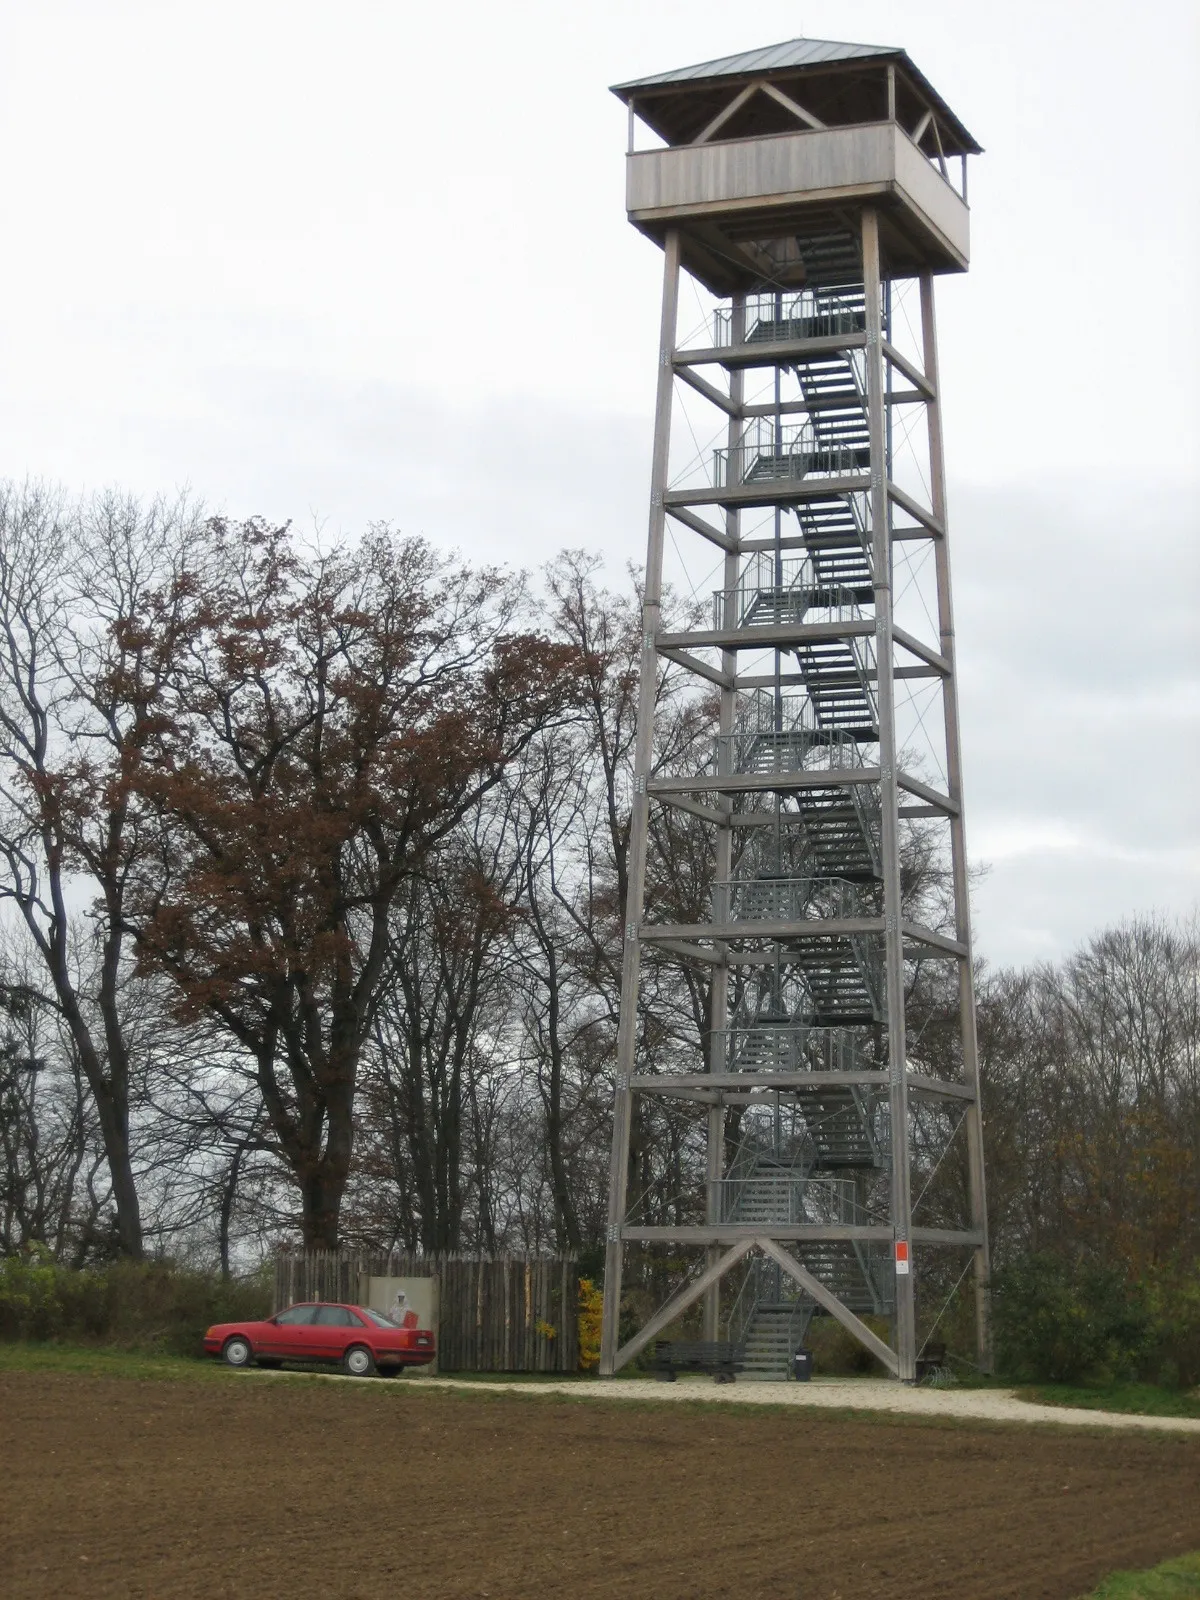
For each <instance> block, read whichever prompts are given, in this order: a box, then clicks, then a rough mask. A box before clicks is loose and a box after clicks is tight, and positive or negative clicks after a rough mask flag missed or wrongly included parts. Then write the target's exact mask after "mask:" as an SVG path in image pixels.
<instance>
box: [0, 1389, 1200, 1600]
mask: <svg viewBox="0 0 1200 1600" xmlns="http://www.w3.org/2000/svg"><path fill="white" fill-rule="evenodd" d="M0 1463H2V1469H3V1480H2V1486H0V1592H2V1593H3V1594H4V1595H5V1596H6V1597H7V1600H27V1597H31V1596H37V1597H38V1600H42V1597H46V1596H53V1597H59V1596H62V1597H70V1596H88V1597H92V1596H95V1597H107V1596H121V1597H126V1596H130V1597H132V1596H136V1597H139V1600H140V1597H146V1600H173V1597H188V1600H190V1597H197V1600H198V1597H201V1596H203V1597H204V1600H224V1597H238V1600H240V1597H242V1596H252V1595H253V1596H257V1595H271V1596H274V1595H287V1594H291V1593H293V1592H294V1593H297V1594H314V1595H318V1596H321V1597H322V1600H351V1597H360V1596H361V1597H362V1600H368V1597H369V1600H379V1597H380V1596H388V1597H392V1596H395V1597H396V1600H460V1597H462V1600H467V1597H470V1600H532V1597H541V1596H554V1597H558V1596H570V1597H572V1600H591V1597H600V1596H604V1597H609V1596H618V1597H627V1596H628V1597H634V1596H636V1597H642V1596H645V1597H647V1600H757V1597H759V1596H762V1597H764V1600H765V1597H768V1596H769V1597H770V1600H809V1597H810V1596H811V1597H813V1600H816V1597H818V1596H819V1597H820V1600H873V1597H875V1596H880V1597H882V1596H888V1597H889V1600H896V1597H902V1600H903V1597H909V1596H911V1597H914V1600H917V1597H919V1600H937V1597H940V1596H946V1597H954V1600H1007V1597H1012V1600H1072V1597H1074V1596H1077V1595H1079V1594H1081V1593H1086V1592H1087V1591H1088V1590H1089V1589H1090V1588H1092V1587H1093V1585H1094V1584H1095V1583H1096V1582H1097V1581H1098V1580H1099V1579H1100V1578H1101V1577H1102V1576H1103V1575H1104V1574H1105V1573H1107V1572H1110V1571H1111V1570H1113V1569H1114V1568H1120V1567H1135V1568H1136V1567H1144V1566H1149V1565H1151V1564H1153V1563H1155V1562H1158V1561H1161V1560H1164V1559H1166V1558H1167V1557H1168V1556H1172V1555H1177V1554H1180V1553H1182V1552H1184V1551H1187V1550H1194V1549H1196V1548H1198V1547H1200V1439H1196V1438H1194V1437H1185V1436H1180V1435H1175V1434H1162V1435H1150V1434H1135V1433H1126V1434H1115V1433H1114V1434H1108V1433H1098V1432H1097V1431H1095V1430H1089V1431H1087V1432H1075V1431H1066V1430H1064V1431H1062V1432H1059V1431H1055V1430H1051V1429H1048V1428H1030V1429H1028V1430H1025V1429H1019V1428H1014V1427H996V1426H990V1427H989V1426H987V1425H956V1426H944V1425H937V1424H935V1423H929V1422H925V1421H922V1420H917V1419H908V1420H905V1421H902V1422H900V1421H892V1420H884V1419H880V1420H877V1421H876V1420H864V1419H862V1418H846V1417H841V1416H838V1415H836V1414H829V1413H824V1414H822V1413H819V1412H816V1411H812V1410H807V1409H803V1408H794V1409H792V1410H788V1411H784V1410H766V1409H763V1408H762V1407H761V1406H760V1407H755V1408H754V1409H753V1410H741V1409H737V1408H733V1407H727V1406H720V1407H717V1406H699V1405H697V1406H682V1405H663V1404H659V1403H655V1402H654V1401H653V1400H648V1401H647V1402H646V1403H644V1404H637V1403H633V1404H629V1403H614V1404H610V1403H602V1402H597V1401H587V1402H572V1401H570V1400H565V1399H557V1398H549V1397H547V1398H542V1399H539V1398H525V1397H516V1396H512V1395H508V1394H495V1395H492V1394H486V1393H483V1394H481V1393H479V1392H477V1391H476V1392H472V1393H469V1394H468V1393H463V1392H462V1391H449V1390H437V1389H422V1387H421V1386H420V1384H419V1382H410V1383H409V1384H396V1383H385V1382H383V1381H376V1382H369V1383H367V1382H364V1383H361V1384H328V1383H322V1382H320V1381H316V1382H311V1381H305V1380H296V1381H287V1380H284V1381H279V1380H274V1381H272V1380H269V1379H266V1378H261V1377H259V1376H257V1375H254V1374H249V1373H243V1374H230V1375H229V1376H228V1381H225V1382H217V1381H213V1382H207V1383H194V1382H188V1381H179V1382H167V1381H156V1382H142V1383H138V1382H135V1381H133V1380H129V1379H111V1378H86V1377H79V1376H69V1375H58V1374H55V1375H46V1374H35V1373H12V1374H4V1375H0Z"/></svg>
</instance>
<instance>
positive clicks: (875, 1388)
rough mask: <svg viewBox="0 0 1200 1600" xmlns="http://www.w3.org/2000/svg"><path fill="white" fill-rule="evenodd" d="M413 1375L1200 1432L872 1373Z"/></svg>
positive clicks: (482, 1385)
mask: <svg viewBox="0 0 1200 1600" xmlns="http://www.w3.org/2000/svg"><path fill="white" fill-rule="evenodd" d="M347 1381H355V1380H347ZM408 1381H410V1382H418V1383H420V1384H421V1385H422V1386H424V1385H426V1384H429V1385H433V1384H437V1385H439V1386H441V1387H443V1388H453V1389H476V1390H478V1389H489V1390H491V1389H501V1390H504V1391H506V1392H509V1393H513V1394H567V1395H573V1396H575V1398H576V1399H581V1400H661V1401H664V1402H667V1403H669V1402H671V1401H673V1400H708V1401H712V1402H713V1403H714V1404H717V1405H721V1404H729V1403H732V1404H736V1405H764V1406H812V1407H814V1408H830V1409H838V1410H846V1409H853V1410H855V1411H885V1412H903V1413H905V1414H907V1415H909V1416H921V1417H955V1418H959V1419H961V1420H963V1421H966V1422H1026V1423H1028V1422H1052V1423H1054V1424H1055V1425H1056V1426H1058V1427H1060V1428H1061V1427H1064V1426H1066V1427H1079V1428H1147V1429H1152V1430H1162V1431H1164V1432H1168V1433H1195V1434H1200V1420H1196V1419H1193V1418H1190V1417H1148V1416H1139V1415H1137V1414H1134V1413H1130V1412H1122V1411H1085V1410H1083V1409H1081V1408H1079V1407H1075V1406H1043V1405H1034V1404H1033V1403H1031V1402H1030V1401H1028V1400H1018V1399H1017V1397H1016V1395H1015V1394H1014V1393H1013V1391H1012V1390H1011V1389H926V1388H921V1389H917V1388H910V1387H909V1386H908V1385H906V1384H902V1383H892V1382H889V1381H887V1380H880V1379H874V1378H816V1379H814V1380H813V1381H812V1382H811V1383H745V1382H742V1383H731V1384H717V1383H713V1382H712V1381H711V1380H710V1379H708V1378H680V1379H678V1380H677V1381H676V1382H675V1383H657V1382H654V1381H648V1380H646V1379H644V1378H633V1379H631V1378H624V1379H622V1378H608V1379H604V1380H598V1381H596V1382H594V1383H593V1382H584V1383H555V1382H553V1381H549V1382H532V1383H504V1382H493V1381H490V1380H488V1381H485V1382H480V1381H479V1380H475V1379H470V1378H434V1377H426V1376H424V1375H422V1376H420V1377H415V1378H413V1379H410V1380H408Z"/></svg>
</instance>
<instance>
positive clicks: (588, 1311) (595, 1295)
mask: <svg viewBox="0 0 1200 1600" xmlns="http://www.w3.org/2000/svg"><path fill="white" fill-rule="evenodd" d="M603 1308H604V1291H603V1290H602V1289H598V1288H597V1287H596V1285H595V1284H594V1283H593V1282H592V1280H591V1279H590V1278H580V1280H579V1366H580V1370H581V1371H583V1372H590V1371H591V1370H592V1369H593V1368H594V1367H598V1366H599V1365H600V1320H601V1313H602V1311H603Z"/></svg>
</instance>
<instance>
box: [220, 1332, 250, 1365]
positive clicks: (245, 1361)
mask: <svg viewBox="0 0 1200 1600" xmlns="http://www.w3.org/2000/svg"><path fill="white" fill-rule="evenodd" d="M221 1354H222V1355H223V1356H224V1357H225V1365H226V1366H227V1367H248V1366H249V1365H250V1357H251V1356H252V1355H253V1354H254V1352H253V1351H252V1350H251V1348H250V1341H249V1339H245V1338H243V1337H242V1335H241V1334H240V1333H235V1334H234V1336H233V1338H232V1339H226V1341H225V1346H224V1349H223V1350H222V1351H221Z"/></svg>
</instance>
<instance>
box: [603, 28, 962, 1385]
mask: <svg viewBox="0 0 1200 1600" xmlns="http://www.w3.org/2000/svg"><path fill="white" fill-rule="evenodd" d="M614 93H615V94H617V95H618V96H619V97H620V99H621V100H623V101H624V102H625V104H626V105H627V106H628V108H629V153H628V157H627V207H628V213H629V220H630V221H631V222H632V223H633V225H634V226H635V227H636V228H638V229H639V230H640V231H641V232H642V233H644V234H645V235H646V236H647V237H648V238H649V239H651V240H653V241H654V242H655V243H656V244H657V245H658V246H659V247H660V248H661V249H662V252H663V257H664V269H665V270H664V278H663V297H662V321H661V333H660V343H659V356H658V392H657V409H656V415H655V425H654V448H653V465H652V478H651V493H650V528H649V545H648V550H647V557H646V580H645V601H644V617H643V629H642V634H643V648H642V658H641V683H640V691H639V708H638V731H637V744H636V755H635V776H634V788H635V794H634V798H633V816H632V826H631V834H630V842H629V875H628V882H629V892H628V902H627V907H626V913H625V914H626V927H625V943H624V953H623V977H622V1003H621V1019H620V1030H619V1042H618V1063H617V1084H616V1105H615V1118H614V1131H613V1148H612V1162H611V1169H610V1193H609V1228H608V1241H607V1258H606V1273H605V1283H604V1290H605V1296H604V1330H603V1340H602V1348H601V1362H600V1369H601V1372H602V1373H605V1374H611V1373H613V1372H615V1371H617V1370H619V1369H620V1368H621V1367H622V1366H623V1365H624V1364H625V1363H626V1362H628V1361H629V1360H631V1359H632V1358H633V1357H634V1356H636V1355H637V1354H638V1353H639V1351H641V1350H642V1349H643V1348H645V1346H646V1345H647V1344H648V1343H649V1342H650V1341H652V1340H653V1339H654V1338H655V1337H656V1336H657V1335H659V1334H661V1333H662V1332H664V1330H666V1329H667V1328H669V1327H670V1325H671V1324H672V1323H675V1322H676V1320H677V1319H678V1318H680V1317H681V1316H682V1315H683V1314H684V1313H685V1312H686V1313H689V1315H690V1317H691V1318H692V1319H694V1320H695V1321H697V1322H698V1323H699V1324H700V1326H702V1330H703V1336H704V1337H705V1338H706V1339H718V1338H720V1339H731V1340H733V1341H734V1342H735V1343H737V1344H739V1345H742V1346H744V1347H745V1349H746V1361H747V1375H753V1374H755V1373H757V1374H758V1375H761V1376H783V1375H784V1374H785V1373H786V1372H787V1370H788V1368H789V1363H790V1358H791V1356H792V1354H793V1353H794V1351H795V1350H796V1349H797V1348H798V1347H799V1346H800V1344H801V1343H802V1341H803V1339H804V1337H805V1335H806V1332H807V1329H808V1326H809V1322H810V1319H811V1318H812V1317H813V1316H814V1315H831V1316H833V1317H835V1318H836V1319H837V1320H838V1321H839V1322H840V1323H842V1325H843V1326H844V1327H845V1328H847V1329H848V1330H849V1331H850V1332H851V1333H852V1334H853V1335H854V1336H855V1337H856V1338H857V1339H859V1340H860V1341H861V1342H862V1343H863V1344H864V1345H865V1346H866V1347H867V1348H868V1349H869V1350H871V1351H872V1352H873V1353H874V1354H875V1355H876V1356H877V1357H878V1358H879V1359H880V1361H882V1362H883V1364H884V1365H885V1366H886V1368H887V1369H888V1371H890V1372H891V1373H892V1374H893V1375H894V1376H895V1377H897V1378H899V1379H902V1380H905V1381H912V1380H913V1378H914V1376H915V1374H916V1363H917V1359H918V1356H919V1354H920V1341H921V1340H924V1339H927V1338H928V1333H929V1330H930V1328H931V1327H932V1326H933V1323H934V1319H935V1318H936V1316H937V1314H938V1312H939V1309H941V1308H942V1306H943V1304H944V1303H948V1302H949V1301H950V1300H951V1299H952V1297H953V1295H954V1293H955V1290H956V1288H957V1287H958V1285H959V1284H961V1283H963V1282H964V1281H965V1280H966V1279H967V1275H968V1274H969V1273H970V1272H971V1271H972V1269H973V1273H974V1288H975V1332H976V1338H977V1342H978V1350H979V1355H980V1359H981V1364H983V1365H985V1366H986V1365H987V1351H988V1343H989V1340H988V1315H987V1285H988V1243H987V1220H986V1207H985V1195H984V1171H983V1142H982V1123H981V1118H980V1106H979V1076H978V1060H977V1048H976V1029H975V1004H974V994H973V989H972V978H971V931H970V916H969V907H968V895H967V857H966V845H965V838H964V827H963V796H962V774H961V762H960V753H959V731H958V703H957V691H956V679H955V658H954V624H953V615H952V610H951V590H950V557H949V541H948V523H947V511H946V491H945V472H944V462H943V449H942V421H941V410H940V387H939V380H938V363H937V341H936V334H935V327H934V280H935V279H936V278H937V277H938V276H940V275H941V274H945V273H957V272H964V271H966V268H967V263H968V255H969V229H968V220H969V214H968V207H967V163H968V158H969V157H970V156H972V155H976V154H978V153H979V150H980V147H979V145H978V144H977V143H976V142H975V140H974V139H973V138H972V137H971V135H970V133H968V131H967V129H966V128H965V127H964V126H963V124H962V123H961V122H960V121H959V119H958V117H957V116H956V115H955V114H954V112H953V111H952V110H951V109H950V107H949V106H948V105H947V104H946V102H945V101H944V100H943V99H942V97H941V96H940V95H939V94H938V93H937V91H936V90H935V89H934V88H933V87H932V85H931V84H930V83H929V82H928V81H927V80H926V79H925V77H924V76H923V75H922V74H921V73H920V72H919V71H918V69H917V67H916V66H915V65H914V64H913V62H912V61H910V60H909V57H908V55H907V54H906V53H905V52H904V51H903V50H900V49H894V48H886V47H880V46H872V45H857V44H841V43H834V42H830V41H822V40H815V39H796V40H793V41H791V42H790V43H786V44H781V45H776V46H772V47H770V48H767V49H761V50H751V51H747V52H746V53H744V54H741V55H736V56H730V57H727V58H725V59H723V60H718V61H708V62H704V63H701V64H700V65H698V66H692V67H684V68H682V69H680V70H678V71H675V72H664V73H660V74H658V75H657V76H654V77H649V78H641V79H639V80H637V81H636V82H632V83H624V84H620V85H618V86H617V87H616V88H615V89H614ZM639 140H640V141H641V142H642V143H645V144H647V145H648V146H649V147H647V148H638V142H639ZM697 597H700V599H699V601H698V600H697ZM700 601H702V602H703V609H701V605H700ZM664 674H676V675H678V674H685V675H686V681H687V683H688V684H689V685H690V686H692V687H694V689H695V691H696V693H697V695H700V694H706V695H708V696H711V697H713V700H714V704H715V705H719V724H718V726H717V731H716V734H715V737H714V739H713V741H712V747H711V750H710V751H708V752H706V755H707V759H703V758H702V759H701V760H699V761H696V760H690V761H684V762H679V761H677V760H673V759H672V756H671V752H670V750H669V749H667V748H659V747H658V742H657V740H656V715H655V713H656V697H657V694H658V692H659V687H660V684H661V682H662V680H663V677H664ZM659 723H660V725H661V718H660V719H659ZM656 813H657V814H658V815H657V816H656ZM671 829H674V830H675V834H676V835H678V834H679V832H680V831H682V832H683V833H684V835H685V836H686V837H687V839H688V840H689V841H690V842H691V845H692V859H700V860H701V861H703V862H704V863H706V866H705V874H706V877H705V891H706V892H705V895H704V901H703V906H702V909H697V907H695V906H694V907H693V909H692V910H691V912H690V914H688V915H686V916H684V917H683V918H682V919H681V918H680V917H679V916H678V915H675V916H674V918H673V919H671V920H669V919H668V918H669V913H668V914H664V912H663V911H662V909H661V908H662V907H663V906H664V905H665V906H670V904H671V895H670V893H668V892H665V891H663V890H662V888H661V885H662V882H663V881H664V879H663V878H662V877H661V876H659V877H656V874H661V873H662V872H663V870H664V869H663V868H662V866H661V862H660V860H659V854H660V847H659V846H658V845H657V844H656V842H655V841H656V839H658V838H660V837H661V836H662V833H663V830H668V831H669V830H671ZM656 883H657V884H659V886H660V888H659V891H658V892H654V893H653V894H652V895H651V896H649V897H648V895H647V886H648V884H649V885H650V887H651V889H653V888H654V885H655V884H656ZM698 905H699V902H698V901H697V906H698ZM648 907H649V909H648ZM675 963H678V964H680V967H681V969H685V971H686V978H687V984H688V992H689V993H691V994H693V995H696V996H698V997H699V999H698V1003H697V1006H696V1008H695V1009H696V1010H697V1012H698V1014H699V1015H700V1016H701V1018H702V1027H701V1034H702V1039H701V1045H700V1048H699V1050H698V1051H697V1052H696V1055H695V1058H694V1059H692V1060H688V1059H686V1058H682V1057H681V1056H680V1054H679V1052H674V1053H671V1054H669V1055H668V1056H664V1052H662V1051H660V1052H659V1054H658V1056H657V1057H656V1059H655V1060H654V1061H653V1062H651V1061H649V1060H648V1059H647V1053H646V1052H647V1044H646V1041H647V1039H648V1038H650V1037H651V1036H652V1035H653V1034H654V1033H655V1031H656V1029H655V1020H656V1019H655V1017H654V1015H653V1012H652V1007H653V1005H654V1004H655V1001H654V1000H653V997H652V995H661V994H664V993H670V985H671V983H672V978H671V973H670V971H669V970H668V969H669V968H670V967H671V966H672V964H675ZM650 975H653V976H654V984H653V985H650V983H649V977H650ZM684 975H685V973H684V970H681V971H680V972H678V973H677V974H676V977H675V981H676V983H677V984H679V983H680V982H681V980H682V979H683V977H684ZM664 1031H668V1032H669V1029H666V1030H664V1029H663V1028H659V1029H658V1030H657V1032H658V1033H659V1034H662V1033H663V1032H664ZM655 1119H658V1121H659V1123H660V1124H661V1125H663V1126H666V1125H670V1126H671V1127H672V1128H674V1129H675V1130H676V1140H677V1143H678V1144H679V1145H680V1146H681V1147H684V1148H686V1149H687V1150H690V1151H691V1152H692V1153H693V1155H692V1160H691V1163H690V1167H689V1164H688V1162H686V1161H684V1162H681V1163H680V1168H681V1171H683V1172H684V1173H685V1174H686V1173H687V1172H688V1171H689V1170H690V1171H691V1172H692V1173H694V1174H696V1175H695V1176H694V1177H692V1178H688V1177H686V1176H685V1177H683V1178H681V1179H680V1193H679V1194H678V1195H674V1196H667V1197H666V1198H665V1199H664V1198H663V1196H662V1195H661V1194H659V1195H657V1196H656V1197H651V1198H649V1199H648V1198H647V1195H646V1194H645V1193H644V1192H642V1190H641V1189H640V1188H639V1183H638V1182H635V1181H634V1180H633V1179H632V1178H631V1136H632V1135H633V1134H634V1133H635V1132H636V1131H637V1130H639V1129H644V1128H646V1127H648V1126H649V1125H650V1124H651V1123H653V1122H654V1121H655ZM635 1261H636V1262H637V1263H639V1264H638V1265H637V1266H636V1270H637V1271H638V1272H639V1273H640V1274H641V1277H640V1279H639V1281H640V1282H641V1283H642V1284H656V1285H657V1286H658V1288H659V1290H660V1291H661V1292H660V1294H659V1297H658V1298H659V1299H660V1301H661V1303H660V1305H659V1309H658V1310H657V1311H656V1312H655V1313H654V1314H653V1315H651V1316H649V1318H648V1320H645V1321H644V1322H643V1324H642V1326H641V1327H640V1328H639V1329H638V1330H637V1332H636V1333H633V1334H632V1336H630V1337H626V1338H625V1339H624V1342H622V1341H621V1338H620V1332H619V1319H620V1308H621V1300H622V1284H623V1274H624V1275H625V1283H626V1285H627V1286H628V1285H629V1284H630V1283H632V1281H633V1273H634V1271H635ZM681 1262H682V1263H684V1266H683V1267H682V1268H681V1267H680V1265H679V1264H680V1263H681ZM647 1263H649V1264H650V1265H649V1267H648V1266H647ZM672 1274H673V1276H672ZM914 1281H915V1282H916V1285H917V1290H916V1293H914ZM664 1295H665V1299H664V1298H663V1296H664ZM918 1297H919V1303H918ZM697 1302H699V1304H697ZM693 1308H694V1309H693ZM867 1319H869V1320H867ZM685 1325H686V1324H685ZM696 1331H699V1329H695V1330H693V1334H692V1336H694V1334H695V1332H696ZM626 1332H627V1333H628V1330H626Z"/></svg>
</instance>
